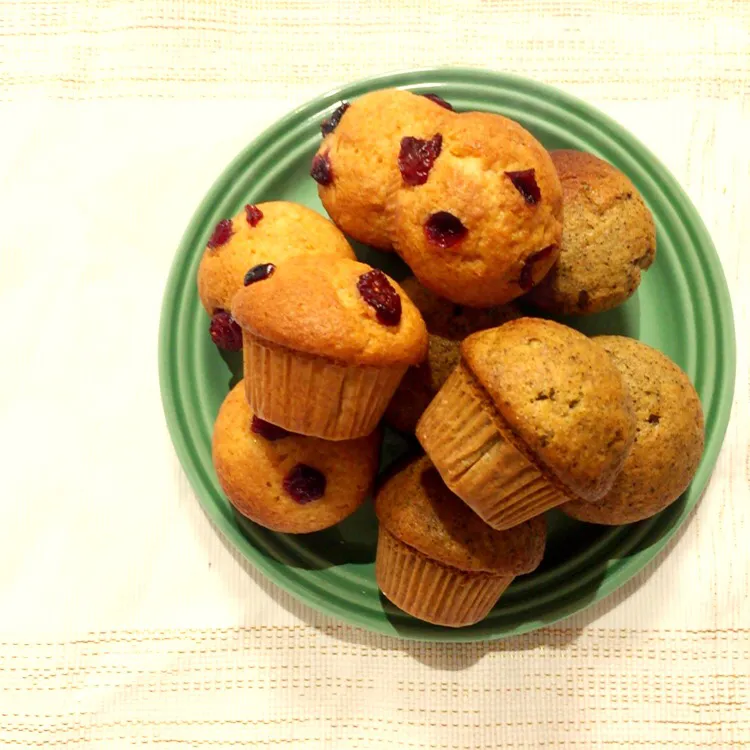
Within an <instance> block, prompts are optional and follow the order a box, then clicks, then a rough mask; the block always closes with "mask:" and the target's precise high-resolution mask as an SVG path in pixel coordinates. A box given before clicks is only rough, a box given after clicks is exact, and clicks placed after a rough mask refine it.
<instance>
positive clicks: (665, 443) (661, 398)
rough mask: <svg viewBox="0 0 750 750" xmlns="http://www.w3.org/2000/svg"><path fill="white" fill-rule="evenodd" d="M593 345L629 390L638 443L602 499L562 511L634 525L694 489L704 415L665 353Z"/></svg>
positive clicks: (614, 339) (611, 343)
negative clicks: (611, 363)
mask: <svg viewBox="0 0 750 750" xmlns="http://www.w3.org/2000/svg"><path fill="white" fill-rule="evenodd" d="M594 342H596V343H597V344H599V345H600V346H602V347H604V349H606V351H607V352H609V354H610V356H611V357H612V360H613V361H614V363H615V365H616V366H617V368H618V369H619V370H620V372H621V373H622V377H623V378H624V380H625V383H626V384H627V386H628V388H629V389H630V396H631V398H632V401H633V407H634V410H635V416H636V428H635V441H634V443H633V447H632V449H631V451H630V453H629V454H628V457H627V458H626V459H625V463H624V465H623V467H622V471H621V472H620V474H619V475H618V477H617V479H615V483H614V485H613V486H612V489H611V490H610V491H609V492H608V493H607V494H606V495H605V496H604V497H603V498H601V499H599V500H597V501H596V503H582V502H570V503H566V504H565V505H562V506H561V507H560V510H562V511H563V512H564V513H567V514H568V515H569V516H572V517H573V518H577V519H578V520H580V521H590V522H591V523H601V524H610V525H616V524H622V523H632V522H633V521H640V520H642V519H644V518H648V517H649V516H653V515H654V514H655V513H658V512H659V511H661V510H664V508H666V507H667V506H668V505H669V504H670V503H672V502H674V501H675V500H676V499H677V498H678V497H679V496H680V495H681V494H682V493H683V492H684V491H685V489H686V488H687V486H688V484H690V480H691V479H692V478H693V475H694V474H695V471H696V469H697V468H698V464H699V463H700V459H701V455H702V453H703V410H702V408H701V402H700V399H699V398H698V394H697V393H696V392H695V388H693V385H692V383H691V382H690V379H689V378H688V376H687V375H686V374H685V373H684V372H683V371H682V370H681V369H680V368H679V367H678V366H677V365H676V364H674V362H672V361H671V360H670V359H669V358H668V357H666V356H665V355H663V354H662V353H661V352H658V351H656V349H652V348H651V347H650V346H646V344H642V343H641V342H640V341H635V340H634V339H629V338H625V337H624V336H598V337H597V338H595V339H594Z"/></svg>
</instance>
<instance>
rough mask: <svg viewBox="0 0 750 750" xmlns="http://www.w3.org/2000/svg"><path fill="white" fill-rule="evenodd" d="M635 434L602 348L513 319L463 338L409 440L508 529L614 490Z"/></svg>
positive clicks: (478, 509)
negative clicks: (455, 364)
mask: <svg viewBox="0 0 750 750" xmlns="http://www.w3.org/2000/svg"><path fill="white" fill-rule="evenodd" d="M634 436H635V422H634V417H633V410H632V406H631V402H630V396H629V393H628V389H627V386H626V385H625V383H624V381H623V379H622V376H621V375H620V372H619V370H618V369H617V367H616V366H615V364H614V363H613V362H612V359H611V357H610V356H609V355H608V354H607V353H606V351H604V349H603V348H602V347H601V346H599V345H597V344H595V343H594V342H593V341H592V340H591V339H589V338H587V337H586V336H584V335H583V334H582V333H579V332H578V331H574V330H573V329H572V328H567V327H566V326H563V325H560V324H559V323H553V322H551V321H547V320H540V319H538V318H519V319H518V320H512V321H510V322H509V323H506V324H505V325H502V326H500V327H499V328H492V329H490V330H488V331H480V332H479V333H475V334H473V335H471V336H469V338H467V339H466V340H465V341H464V342H463V344H461V362H460V364H459V365H458V367H456V369H455V370H454V371H453V373H452V374H451V376H450V377H449V378H448V380H447V381H446V383H445V385H444V386H443V387H442V389H441V390H440V393H438V395H437V396H436V397H435V399H434V400H433V402H432V403H431V404H430V406H429V407H428V408H427V411H425V413H424V414H423V415H422V417H421V419H420V420H419V423H418V425H417V438H418V439H419V441H420V443H421V444H422V446H423V447H424V449H425V450H426V451H427V454H428V455H429V456H430V459H431V460H432V462H433V463H434V464H435V466H436V467H437V469H438V471H439V472H440V474H441V475H442V477H443V479H444V480H445V483H446V484H447V485H448V487H450V488H451V490H453V492H455V493H456V494H457V495H458V496H459V497H460V498H461V499H462V500H464V502H466V503H467V504H468V505H469V506H470V507H471V508H472V509H473V510H474V512H475V513H477V514H478V515H479V516H481V518H483V519H484V521H485V522H486V523H488V524H489V525H490V526H492V527H494V528H496V529H507V528H510V527H512V526H514V525H516V524H518V523H521V522H522V521H525V520H526V519H528V518H532V517H534V516H536V515H538V514H539V513H543V512H544V511H546V510H549V509H550V508H554V507H555V506H557V505H561V504H562V503H564V502H566V501H567V500H571V499H578V500H582V501H586V502H591V501H595V500H598V499H599V498H601V497H603V496H604V495H605V494H606V493H607V492H609V490H610V489H611V488H612V485H613V483H614V481H615V478H616V476H617V474H618V473H619V472H620V469H621V468H622V466H623V463H624V462H625V458H626V456H627V454H628V451H629V450H630V446H631V444H632V442H633V438H634Z"/></svg>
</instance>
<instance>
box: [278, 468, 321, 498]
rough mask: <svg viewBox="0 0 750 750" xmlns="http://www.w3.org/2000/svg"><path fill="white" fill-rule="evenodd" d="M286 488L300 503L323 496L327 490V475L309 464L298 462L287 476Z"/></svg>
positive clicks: (285, 480) (285, 478)
mask: <svg viewBox="0 0 750 750" xmlns="http://www.w3.org/2000/svg"><path fill="white" fill-rule="evenodd" d="M284 489H285V490H286V492H287V493H289V495H291V497H292V499H294V500H296V501H297V502H298V503H299V504H300V505H304V504H305V503H309V502H312V501H313V500H317V499H318V498H321V497H323V495H324V494H325V491H326V477H325V474H323V472H322V471H318V470H317V469H315V468H313V467H312V466H308V465H307V464H297V465H296V466H295V467H294V468H293V469H292V470H291V471H290V472H289V473H288V474H287V475H286V476H285V477H284Z"/></svg>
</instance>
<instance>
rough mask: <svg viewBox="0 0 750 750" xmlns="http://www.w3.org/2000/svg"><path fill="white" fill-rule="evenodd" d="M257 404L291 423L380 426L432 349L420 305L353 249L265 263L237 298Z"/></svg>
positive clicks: (347, 433)
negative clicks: (352, 254)
mask: <svg viewBox="0 0 750 750" xmlns="http://www.w3.org/2000/svg"><path fill="white" fill-rule="evenodd" d="M232 315H233V316H234V318H235V320H236V321H237V323H238V324H239V325H240V326H241V327H242V330H243V339H244V363H245V385H246V390H247V398H248V401H249V402H250V406H251V408H252V409H253V411H254V412H255V413H256V414H257V415H258V416H260V417H262V418H263V419H266V420H268V421H269V422H273V423H274V424H277V425H280V426H281V427H284V428H285V429H287V430H290V431H292V432H297V433H301V434H304V435H314V436H316V437H322V438H326V439H328V440H348V439H351V438H355V437H361V436H362V435H367V434H369V433H370V432H372V431H373V430H374V429H375V427H376V425H377V423H378V421H379V420H380V418H381V417H382V415H383V412H384V411H385V408H386V406H387V405H388V402H389V401H390V399H391V396H392V395H393V392H394V390H395V389H396V387H397V386H398V384H399V382H400V380H401V378H402V377H403V375H404V373H405V372H406V370H407V368H408V367H409V366H410V365H414V364H418V363H419V362H421V361H422V360H423V359H424V358H425V355H426V353H427V329H426V328H425V324H424V321H423V320H422V316H421V315H420V314H419V310H417V308H416V307H415V306H414V304H413V303H412V302H411V300H410V299H409V297H408V296H407V295H406V294H404V292H403V290H402V289H401V287H399V285H398V284H396V282H395V281H393V280H392V279H389V278H388V277H387V276H386V275H385V274H384V273H383V272H382V271H379V270H376V269H373V268H371V267H370V266H368V265H366V264H364V263H359V262H357V261H354V260H349V259H348V258H338V257H334V256H328V257H325V258H323V257H306V258H298V259H295V261H294V262H291V263H290V262H287V263H282V264H280V265H279V266H278V267H274V266H272V265H270V266H268V265H264V266H261V267H259V269H258V273H257V274H256V275H254V276H253V278H252V279H250V283H249V285H248V286H245V287H243V288H242V289H241V290H240V291H239V292H238V293H237V294H236V295H235V297H234V300H233V303H232Z"/></svg>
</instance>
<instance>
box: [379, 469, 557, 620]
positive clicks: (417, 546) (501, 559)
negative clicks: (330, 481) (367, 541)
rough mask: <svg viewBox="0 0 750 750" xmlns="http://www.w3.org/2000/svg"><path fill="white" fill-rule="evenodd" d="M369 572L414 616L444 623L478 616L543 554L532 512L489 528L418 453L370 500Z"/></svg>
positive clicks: (539, 524)
mask: <svg viewBox="0 0 750 750" xmlns="http://www.w3.org/2000/svg"><path fill="white" fill-rule="evenodd" d="M375 512H376V513H377V516H378V521H379V531H378V550H377V558H376V561H375V576H376V578H377V582H378V586H379V587H380V589H381V590H382V591H383V593H384V594H385V595H386V596H387V597H388V598H389V599H390V600H391V601H392V602H393V603H394V604H396V605H397V606H398V607H400V608H401V609H403V610H405V611H406V612H408V613H409V614H411V615H413V616H414V617H418V618H420V619H423V620H427V621H428V622H433V623H437V624H441V625H448V626H451V627H459V626H463V625H470V624H471V623H473V622H477V621H478V620H481V619H482V618H483V617H485V616H486V615H487V613H488V612H489V610H490V609H491V608H492V607H493V606H494V604H495V603H496V602H497V600H498V598H499V597H500V595H501V594H502V593H503V591H505V589H506V588H507V587H508V586H509V585H510V583H511V582H512V581H513V579H514V577H515V576H517V575H521V574H524V573H530V572H531V571H533V570H534V569H535V568H536V567H537V566H538V565H539V563H540V562H541V560H542V556H543V554H544V545H545V537H546V524H545V521H544V518H543V517H541V516H540V517H537V518H534V519H532V520H530V521H527V522H526V523H522V524H519V525H518V526H516V527H515V528H513V529H510V530H507V531H497V530H495V529H493V528H490V527H489V526H488V525H487V524H486V523H484V521H482V519H481V518H479V516H477V515H476V514H475V513H473V512H472V511H471V510H470V509H469V508H468V506H466V505H465V504H464V503H463V502H462V501H461V500H460V499H459V498H458V497H456V495H454V494H453V493H452V492H451V491H450V490H449V489H448V488H447V487H446V486H445V483H444V482H443V480H442V479H441V478H440V475H439V474H438V472H437V471H436V470H435V468H434V467H433V466H432V464H431V463H430V461H429V459H428V458H427V457H426V456H422V457H421V458H418V459H415V460H413V461H411V462H410V463H408V464H406V465H405V466H404V467H402V468H401V469H400V470H398V471H396V472H395V473H393V474H392V475H391V476H390V478H389V479H387V480H386V482H385V483H384V484H383V486H382V487H381V488H380V490H379V491H378V493H377V495H376V498H375Z"/></svg>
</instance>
